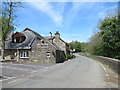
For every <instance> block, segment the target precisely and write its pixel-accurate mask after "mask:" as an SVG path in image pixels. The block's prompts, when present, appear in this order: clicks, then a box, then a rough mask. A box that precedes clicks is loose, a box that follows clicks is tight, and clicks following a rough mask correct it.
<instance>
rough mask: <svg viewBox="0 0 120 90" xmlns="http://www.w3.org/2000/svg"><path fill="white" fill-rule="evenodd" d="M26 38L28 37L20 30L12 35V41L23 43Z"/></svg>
mask: <svg viewBox="0 0 120 90" xmlns="http://www.w3.org/2000/svg"><path fill="white" fill-rule="evenodd" d="M25 39H26V37H25V36H24V35H23V34H21V33H19V32H16V33H15V34H13V35H12V43H22V42H23V41H25Z"/></svg>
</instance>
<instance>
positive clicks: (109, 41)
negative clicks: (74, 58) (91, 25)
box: [69, 14, 120, 59]
mask: <svg viewBox="0 0 120 90" xmlns="http://www.w3.org/2000/svg"><path fill="white" fill-rule="evenodd" d="M97 28H98V29H99V32H97V33H95V34H94V35H93V36H92V37H91V38H90V41H89V42H88V43H80V42H78V41H72V42H70V43H69V45H70V49H73V48H74V49H76V52H87V53H89V54H92V55H99V56H105V57H111V58H116V59H120V14H118V15H112V16H107V17H105V18H104V20H101V21H100V23H99V25H98V27H97Z"/></svg>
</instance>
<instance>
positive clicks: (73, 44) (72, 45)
mask: <svg viewBox="0 0 120 90" xmlns="http://www.w3.org/2000/svg"><path fill="white" fill-rule="evenodd" d="M69 46H70V49H72V50H73V49H75V52H81V50H82V46H81V43H80V42H78V41H72V42H70V43H69Z"/></svg>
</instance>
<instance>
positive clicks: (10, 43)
mask: <svg viewBox="0 0 120 90" xmlns="http://www.w3.org/2000/svg"><path fill="white" fill-rule="evenodd" d="M67 52H68V44H67V43H66V42H65V41H63V40H62V39H61V38H60V34H59V33H58V32H57V33H55V36H52V35H51V36H50V37H43V36H41V35H39V34H38V33H36V32H34V31H33V30H31V29H29V28H26V29H25V30H23V31H22V32H16V33H14V34H12V36H11V38H9V40H7V41H6V42H5V59H6V60H12V59H14V60H17V61H21V62H22V61H25V60H26V61H31V62H32V61H38V62H40V63H59V62H63V61H65V54H68V53H67Z"/></svg>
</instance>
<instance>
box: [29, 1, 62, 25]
mask: <svg viewBox="0 0 120 90" xmlns="http://www.w3.org/2000/svg"><path fill="white" fill-rule="evenodd" d="M29 4H31V6H33V7H35V8H37V9H39V10H40V11H42V12H44V13H45V14H47V15H48V16H49V17H50V18H51V19H52V20H53V21H54V22H55V23H56V24H57V25H58V26H60V25H61V24H62V21H63V17H62V15H61V14H60V13H59V11H55V10H54V8H53V6H52V5H51V4H50V3H49V2H33V3H29Z"/></svg>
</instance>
